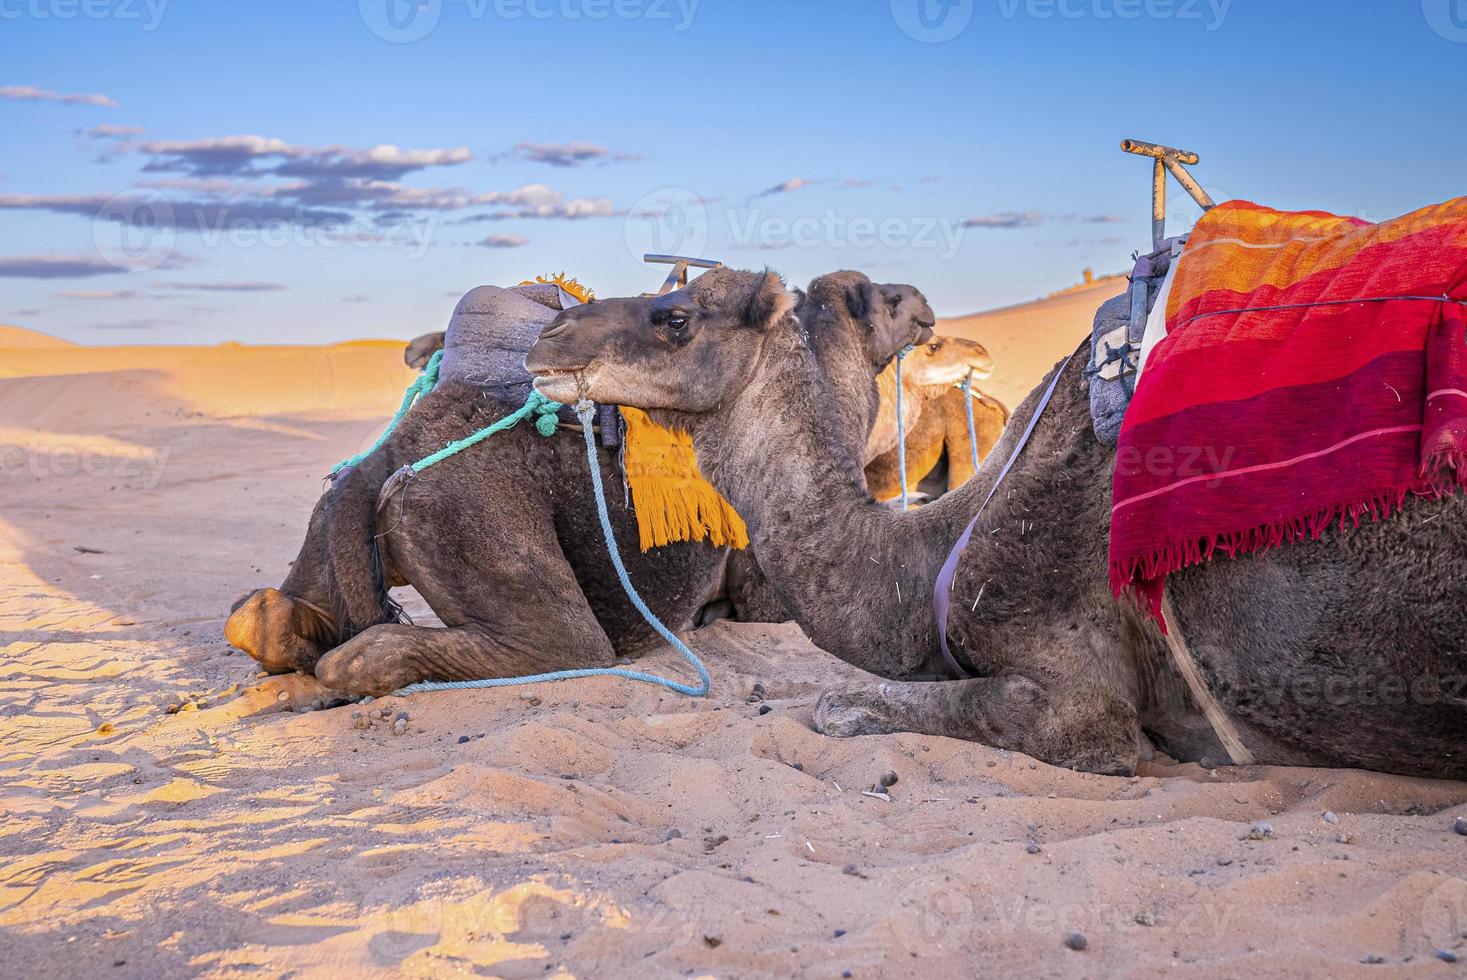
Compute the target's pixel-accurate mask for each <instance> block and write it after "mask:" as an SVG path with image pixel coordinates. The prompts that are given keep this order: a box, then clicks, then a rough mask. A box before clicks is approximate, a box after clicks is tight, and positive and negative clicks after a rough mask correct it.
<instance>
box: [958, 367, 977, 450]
mask: <svg viewBox="0 0 1467 980" xmlns="http://www.w3.org/2000/svg"><path fill="white" fill-rule="evenodd" d="M959 387H961V388H962V390H963V396H964V397H963V411H964V412H965V413H966V414H967V416H968V448H969V449H971V450H973V472H974V473H977V472H978V470H979V469H981V468H982V464H981V463H979V461H978V426H976V425H974V424H973V372H972V371H969V372H968V376H967V377H966V378H964V379H963V383H962V384H961V385H960V386H959Z"/></svg>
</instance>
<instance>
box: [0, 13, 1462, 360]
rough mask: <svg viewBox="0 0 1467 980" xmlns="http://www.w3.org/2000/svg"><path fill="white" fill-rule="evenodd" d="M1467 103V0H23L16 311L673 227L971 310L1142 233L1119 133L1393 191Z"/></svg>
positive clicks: (404, 314)
mask: <svg viewBox="0 0 1467 980" xmlns="http://www.w3.org/2000/svg"><path fill="white" fill-rule="evenodd" d="M919 4H921V5H923V8H922V9H921V10H919V9H918V6H919ZM945 4H946V6H944V5H945ZM923 13H925V15H926V16H925V18H922V17H919V15H920V14H923ZM949 34H951V35H953V36H951V37H947V35H949ZM1464 104H1467V0H1390V2H1380V0H1230V2H1229V0H1195V2H1194V0H778V2H758V3H756V2H752V0H417V2H405V0H360V2H359V0H312V2H310V3H305V2H301V0H294V2H284V0H251V2H243V0H238V2H222V0H209V2H206V0H167V2H165V0H0V322H8V323H14V324H18V325H21V326H27V327H31V328H34V329H38V330H43V331H46V332H48V333H52V334H56V335H59V336H62V337H66V338H68V339H71V340H75V341H80V342H84V343H105V344H115V343H215V342H219V341H223V340H240V341H244V342H247V343H266V342H321V341H330V340H338V339H348V338H355V337H404V336H411V335H414V334H417V333H420V332H423V331H427V330H433V329H441V327H442V325H443V323H444V321H445V319H446V317H447V315H448V313H449V311H450V310H451V309H452V306H453V302H454V300H453V297H455V296H457V295H458V294H461V293H462V292H464V291H465V290H467V289H468V288H470V287H472V286H474V285H477V284H479V283H484V282H493V283H508V282H513V281H518V280H519V279H521V278H525V277H528V276H531V275H533V274H535V273H537V272H547V271H556V270H561V269H564V270H565V271H567V272H569V273H572V274H574V275H577V276H578V277H580V278H581V279H582V280H583V281H585V282H587V283H589V284H591V285H593V286H595V287H596V288H597V290H598V291H599V292H600V293H601V294H602V295H608V296H609V295H617V294H625V293H630V292H637V291H641V290H643V289H647V288H650V287H651V286H652V285H653V284H654V283H655V281H656V280H657V278H658V274H657V273H656V272H655V271H654V270H651V269H649V268H648V267H646V266H645V265H643V264H642V263H641V261H640V252H641V251H644V250H647V249H650V248H653V247H662V248H666V249H673V248H680V250H683V251H698V252H701V253H703V254H707V255H709V256H712V257H715V258H719V259H722V260H724V261H726V262H729V263H730V264H735V265H740V266H745V267H749V266H764V265H768V266H770V267H772V268H774V269H777V270H778V271H780V272H782V273H784V274H785V275H786V276H788V278H789V279H790V280H791V281H792V282H794V283H803V282H806V281H808V280H809V279H810V278H811V277H813V276H815V275H818V274H820V273H822V272H826V271H830V270H832V269H836V268H858V269H863V270H866V271H868V272H869V273H870V274H871V275H872V276H873V278H876V279H878V280H885V281H905V282H911V283H915V284H916V285H918V286H919V287H921V288H922V289H923V290H924V291H925V292H926V293H927V294H928V296H929V297H930V298H931V299H932V302H933V305H934V307H935V308H936V309H937V310H938V311H939V313H942V314H958V313H966V312H972V311H975V310H979V309H984V308H990V307H994V306H999V305H1005V304H1009V303H1014V302H1021V301H1024V300H1027V299H1031V298H1034V297H1036V296H1039V295H1042V294H1044V293H1047V292H1049V291H1052V290H1053V289H1056V288H1059V287H1062V286H1064V285H1067V284H1069V283H1071V282H1073V281H1076V280H1077V279H1078V278H1079V275H1080V270H1081V269H1082V268H1084V267H1086V266H1091V267H1094V268H1095V269H1097V270H1098V271H1110V270H1119V269H1121V268H1122V267H1124V266H1125V265H1126V264H1127V256H1128V254H1129V253H1130V252H1131V250H1133V249H1134V248H1136V247H1139V246H1141V245H1143V244H1145V243H1146V242H1147V241H1148V240H1149V222H1148V207H1149V204H1148V195H1149V188H1148V180H1149V173H1148V170H1147V167H1146V164H1145V162H1144V161H1142V160H1140V159H1139V158H1136V157H1130V156H1126V155H1123V154H1122V153H1121V152H1120V151H1119V150H1118V149H1117V144H1118V142H1119V140H1120V139H1121V138H1122V137H1126V136H1132V137H1137V138H1140V139H1148V140H1154V141H1157V142H1164V143H1169V144H1172V145H1176V146H1182V147H1185V148H1188V149H1191V150H1195V151H1197V152H1198V153H1200V154H1201V155H1202V163H1201V165H1200V166H1199V167H1197V168H1196V171H1195V172H1196V174H1197V176H1198V177H1199V179H1201V180H1202V181H1203V182H1204V184H1205V185H1206V186H1208V187H1209V189H1212V190H1213V191H1214V193H1215V196H1217V197H1218V198H1219V199H1223V198H1228V197H1243V198H1249V199H1253V200H1258V201H1262V202H1264V203H1268V204H1272V205H1275V206H1279V207H1300V208H1304V207H1309V208H1322V209H1326V210H1334V211H1340V212H1348V213H1353V214H1361V215H1364V216H1366V217H1368V218H1373V219H1381V218H1385V217H1389V216H1391V215H1394V214H1399V213H1401V212H1404V211H1408V210H1411V209H1413V208H1415V207H1418V206H1421V205H1423V204H1427V203H1430V202H1434V201H1439V200H1445V199H1447V198H1451V197H1454V196H1457V195H1459V194H1462V193H1464V192H1467V185H1464V175H1467V127H1463V126H1462V125H1461V124H1460V119H1461V115H1462V106H1463V105H1464ZM1173 197H1174V200H1175V201H1176V204H1175V206H1174V208H1173V214H1174V226H1178V227H1180V226H1181V225H1184V224H1185V223H1187V222H1190V221H1191V220H1192V219H1193V218H1194V217H1195V210H1194V209H1192V208H1191V207H1190V206H1187V205H1185V204H1184V203H1183V202H1182V201H1181V200H1180V199H1179V198H1180V191H1179V190H1177V189H1176V188H1175V186H1174V188H1173ZM122 218H126V220H127V222H134V221H135V222H137V224H129V223H124V222H123V221H121V220H116V219H122Z"/></svg>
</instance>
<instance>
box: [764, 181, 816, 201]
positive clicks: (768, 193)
mask: <svg viewBox="0 0 1467 980" xmlns="http://www.w3.org/2000/svg"><path fill="white" fill-rule="evenodd" d="M818 183H820V181H818V180H807V179H805V178H804V177H791V178H790V179H789V180H787V181H785V182H784V183H782V184H775V185H774V186H773V187H770V188H768V189H767V190H762V191H760V192H759V193H758V194H754V195H752V196H751V197H750V198H749V199H750V200H753V199H754V198H756V197H773V196H774V195H775V194H792V193H794V192H795V191H798V190H804V189H805V188H806V187H813V186H814V185H816V184H818Z"/></svg>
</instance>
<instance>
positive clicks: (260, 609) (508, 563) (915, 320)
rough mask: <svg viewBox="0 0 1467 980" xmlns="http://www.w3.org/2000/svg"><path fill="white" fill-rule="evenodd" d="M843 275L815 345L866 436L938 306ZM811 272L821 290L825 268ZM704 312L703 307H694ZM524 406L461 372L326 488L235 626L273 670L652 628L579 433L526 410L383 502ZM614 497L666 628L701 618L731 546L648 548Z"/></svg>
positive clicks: (369, 689)
mask: <svg viewBox="0 0 1467 980" xmlns="http://www.w3.org/2000/svg"><path fill="white" fill-rule="evenodd" d="M700 281H701V280H700ZM839 286H840V290H839V295H840V296H841V298H842V303H843V305H842V307H841V310H840V312H839V313H838V315H834V316H830V317H826V318H824V319H823V320H822V321H821V322H820V323H819V324H815V325H812V331H813V332H815V333H816V334H818V336H819V342H818V343H817V347H818V348H820V349H825V348H827V347H828V348H829V349H830V350H831V351H832V352H833V353H832V356H831V358H830V362H831V363H830V365H829V369H830V371H831V374H832V377H833V378H834V379H835V381H836V382H837V386H838V388H839V389H840V390H841V391H843V392H846V393H847V394H846V395H845V396H843V397H842V398H840V399H838V400H837V404H836V415H835V417H836V418H842V417H845V418H850V419H852V421H851V422H850V423H848V424H849V425H850V426H851V428H852V430H853V431H852V432H851V433H850V434H849V435H847V434H846V433H845V432H844V431H842V430H835V431H836V434H837V436H838V437H839V438H840V439H841V440H842V442H843V443H844V442H850V443H854V442H856V441H858V440H859V439H861V438H864V435H865V433H866V431H867V428H868V427H869V421H868V419H867V417H866V415H865V414H863V413H865V412H866V411H867V410H866V408H865V406H864V396H863V394H862V391H863V388H864V387H874V379H875V375H876V373H877V372H878V371H879V370H880V369H881V367H882V366H884V364H885V363H886V361H887V360H889V359H890V358H891V357H892V356H894V355H895V353H896V351H897V350H899V349H900V348H901V347H903V346H904V345H906V344H909V343H914V342H918V341H920V340H925V339H926V338H927V337H928V336H930V326H931V310H930V309H929V308H928V306H927V303H926V300H925V299H923V298H922V296H921V294H920V293H918V292H917V291H916V290H915V289H913V288H912V287H910V286H897V285H892V286H882V285H873V284H872V283H871V282H870V280H869V279H866V278H865V277H864V276H861V275H859V274H858V273H841V274H839ZM689 288H690V289H694V287H689ZM814 288H822V289H823V284H822V283H821V281H820V280H817V281H816V284H815V285H814ZM719 289H720V281H717V280H715V281H711V282H710V283H709V284H708V285H707V286H704V287H697V288H696V289H695V294H696V295H700V296H703V297H705V299H706V302H707V303H708V306H709V308H710V309H716V310H720V311H721V310H723V309H724V308H726V305H727V303H728V302H729V298H728V297H727V296H725V295H723V294H722V293H720V291H719ZM770 298H771V300H772V301H773V302H774V306H771V307H769V308H768V309H764V308H760V309H758V310H750V311H745V315H747V316H749V317H750V318H752V319H754V320H756V321H758V322H764V321H765V320H770V319H775V320H782V319H783V318H784V317H785V316H786V315H787V314H788V313H789V309H790V307H791V306H792V304H793V297H791V296H790V295H789V294H787V293H783V292H781V293H780V294H778V295H772V294H771V297H770ZM700 316H701V314H698V313H697V312H696V311H693V312H690V314H689V316H688V320H689V322H690V323H691V322H697V321H698V320H699V318H700ZM645 342H646V343H658V342H659V338H658V337H656V336H652V335H649V337H648V338H647V339H646V341H645ZM846 354H852V355H853V356H843V355H846ZM847 372H854V373H853V374H849V373H847ZM871 398H874V395H872V396H871ZM516 407H517V406H514V405H505V404H502V403H500V402H498V401H496V400H495V399H493V398H492V397H491V396H489V395H488V394H487V393H486V392H485V391H483V390H481V389H479V388H474V387H471V386H468V385H465V384H462V383H458V382H453V383H445V384H441V385H440V386H439V387H438V388H436V389H435V390H434V391H433V392H432V393H430V394H429V395H427V396H426V397H424V398H423V399H422V400H421V401H419V402H418V404H417V405H415V406H414V407H413V409H412V410H411V411H410V412H409V413H408V414H407V415H406V416H405V417H404V418H403V420H402V422H401V424H400V425H399V426H398V427H397V429H396V430H394V431H393V433H392V435H391V436H390V437H389V438H388V439H387V440H386V442H384V444H383V445H382V446H381V447H379V448H378V449H377V451H376V452H374V453H373V454H372V455H371V456H369V457H368V458H367V459H366V460H365V461H364V462H362V463H361V464H360V465H359V466H356V467H354V468H352V469H350V470H347V471H345V472H343V473H342V474H341V475H340V476H339V477H338V478H337V479H336V480H335V482H334V483H333V485H332V486H331V488H330V489H329V490H327V492H326V493H325V494H324V495H323V496H322V498H321V500H320V502H318V504H317V505H316V509H315V512H314V513H313V514H312V515H311V520H310V526H309V530H308V531H307V536H306V540H305V543H304V544H303V545H302V547H301V550H300V554H299V556H298V557H297V559H296V561H295V562H294V563H293V565H292V567H291V570H290V573H289V575H288V576H287V577H286V579H285V582H284V583H283V584H282V585H281V587H280V589H278V590H277V589H261V590H259V591H257V592H255V593H253V594H252V595H250V596H249V597H247V598H246V599H244V600H242V601H241V602H240V603H239V604H237V605H236V608H235V610H234V612H233V614H232V615H231V616H230V618H229V620H228V622H227V624H226V626H225V634H226V636H227V638H228V639H229V641H230V642H231V643H232V644H233V645H234V646H236V647H238V648H240V649H242V650H244V651H245V652H247V653H249V654H250V656H252V657H254V658H255V659H256V660H258V661H259V662H260V663H261V664H262V665H264V666H265V667H266V668H267V669H268V670H271V671H275V672H285V671H291V670H300V671H308V672H313V673H314V674H315V675H316V677H317V678H318V679H319V680H320V681H321V683H322V684H323V685H325V686H326V687H328V688H331V689H334V690H339V691H343V692H347V693H352V694H359V695H367V694H371V695H381V694H386V693H389V692H391V691H394V690H397V689H398V688H401V687H403V686H406V685H408V684H411V683H414V682H416V681H420V680H471V679H480V678H491V677H512V676H518V675H523V674H531V673H539V672H543V671H550V670H560V669H565V668H573V667H591V666H609V665H611V664H612V663H614V662H615V660H616V658H617V657H618V656H620V655H627V654H630V653H633V652H636V651H639V650H640V649H642V648H644V647H646V646H648V645H650V644H651V643H652V641H654V640H655V638H656V637H655V634H654V633H653V632H652V630H651V628H650V627H648V626H647V625H646V624H645V623H644V622H643V621H642V619H641V617H640V616H639V615H638V614H637V613H636V611H635V610H634V609H633V608H632V606H631V604H630V603H629V602H628V600H627V599H626V597H625V596H624V595H623V593H622V590H621V587H620V585H619V584H618V583H617V578H616V575H615V573H614V571H613V569H612V566H611V562H610V559H609V557H608V555H607V552H606V547H605V544H604V542H603V540H602V535H601V530H600V527H599V525H598V524H597V521H596V517H595V509H594V502H593V498H592V495H591V484H590V480H589V478H588V477H587V475H586V458H585V446H584V444H583V443H582V441H581V439H580V438H579V437H571V436H569V435H561V436H556V437H551V438H544V437H542V436H540V435H538V434H536V433H535V431H534V429H533V428H532V427H530V426H529V425H528V424H525V425H520V426H517V427H515V428H513V429H510V430H508V431H505V432H501V433H499V434H497V435H495V436H494V437H493V439H492V442H491V444H490V445H486V446H484V447H482V448H481V449H479V450H477V451H470V452H466V453H462V454H459V455H458V456H455V457H453V458H452V459H451V460H449V461H446V462H445V463H443V464H440V465H437V466H433V467H429V468H428V469H425V470H424V471H423V472H422V473H420V474H418V475H417V476H416V477H415V478H413V479H412V480H411V482H409V483H408V485H407V486H406V488H405V489H403V490H399V491H396V492H394V493H392V494H389V495H388V496H387V498H386V500H385V503H384V506H383V507H382V508H381V510H380V511H379V508H378V496H379V492H380V491H381V489H382V487H383V484H384V483H385V482H386V481H387V479H388V478H389V477H390V476H391V475H392V474H393V473H394V472H396V471H397V470H398V469H399V468H400V467H402V466H404V465H406V464H409V463H412V462H414V461H416V460H419V459H422V458H423V457H424V456H427V455H428V454H429V453H432V452H434V451H436V450H437V449H440V448H442V447H443V446H444V445H445V444H447V443H448V442H450V441H452V440H455V439H459V438H462V437H463V436H465V435H468V434H469V433H471V432H474V431H476V430H478V429H480V428H482V427H484V426H486V425H488V424H490V423H492V422H494V421H496V420H497V419H499V418H501V417H503V416H504V415H507V414H509V413H510V412H511V411H513V410H514V409H515V408H516ZM600 465H601V469H602V477H603V480H604V482H605V483H606V485H608V486H616V485H617V484H619V483H620V482H621V475H620V472H619V470H618V469H617V462H616V456H615V451H614V450H605V449H603V450H602V451H601V458H600ZM610 511H611V515H612V519H613V524H614V525H615V532H616V536H617V540H618V541H619V542H621V544H622V557H623V560H624V561H625V563H626V565H627V568H628V570H629V572H630V574H631V576H632V579H633V581H634V582H635V584H636V585H637V587H638V590H639V591H640V592H641V594H642V595H643V597H644V598H645V599H646V600H647V602H648V603H649V605H650V606H651V608H652V610H653V611H654V612H655V613H656V614H657V616H658V617H659V618H660V619H662V621H663V622H664V623H666V624H668V625H669V627H671V628H672V629H683V628H686V627H687V626H689V625H690V624H691V622H692V619H693V617H694V615H695V614H696V613H697V611H698V609H699V608H700V607H701V606H702V605H703V603H704V601H705V600H706V597H707V596H708V594H709V593H710V591H711V590H712V588H713V586H714V584H715V582H716V580H717V578H718V576H719V575H720V574H721V571H722V567H723V563H724V558H725V554H726V549H721V548H714V547H712V546H709V545H705V544H701V543H687V544H676V545H670V546H667V547H663V548H658V549H655V550H653V551H652V552H649V553H646V554H643V553H640V552H638V551H637V550H636V548H635V547H634V546H633V547H630V548H628V547H627V544H628V543H629V542H635V541H636V540H637V528H636V515H635V513H634V512H632V511H631V510H630V509H629V508H625V507H620V506H615V505H614V504H613V506H611V508H610ZM400 585H412V586H414V587H415V588H416V589H417V591H418V592H419V593H420V594H421V595H422V596H423V598H424V599H425V600H427V602H428V604H429V606H431V607H432V609H433V611H434V613H436V614H437V615H438V617H439V618H440V619H442V621H443V622H444V624H445V625H446V627H447V628H444V629H432V628H424V627H418V626H413V625H410V624H408V623H404V622H401V617H400V615H399V612H400V611H399V610H398V608H397V607H396V606H395V605H394V603H393V602H392V600H391V599H390V598H389V596H388V592H387V589H388V587H389V586H400Z"/></svg>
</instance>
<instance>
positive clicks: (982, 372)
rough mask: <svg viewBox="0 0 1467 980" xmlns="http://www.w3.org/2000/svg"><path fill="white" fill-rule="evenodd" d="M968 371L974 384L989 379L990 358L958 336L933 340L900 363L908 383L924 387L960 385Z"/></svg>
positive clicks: (990, 374)
mask: <svg viewBox="0 0 1467 980" xmlns="http://www.w3.org/2000/svg"><path fill="white" fill-rule="evenodd" d="M969 371H971V372H973V380H974V381H982V380H983V379H984V378H988V377H991V376H992V375H993V358H992V357H990V356H989V354H988V351H987V350H986V349H984V347H983V345H982V344H980V343H977V342H976V341H972V340H964V339H963V338H961V337H932V338H931V339H929V340H928V341H927V342H926V343H924V344H920V345H918V347H917V349H916V350H914V351H912V353H910V354H908V355H907V358H906V360H905V361H904V362H903V363H902V373H903V375H904V377H906V378H908V379H910V381H909V383H910V384H915V385H918V386H920V387H923V388H926V387H939V386H940V387H947V386H948V385H956V384H962V382H963V379H964V378H966V377H967V376H968V372H969Z"/></svg>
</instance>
